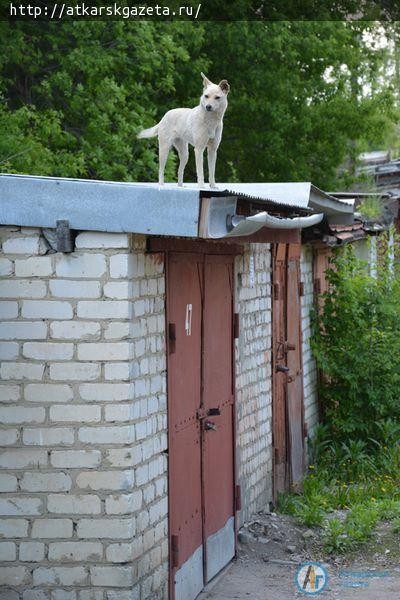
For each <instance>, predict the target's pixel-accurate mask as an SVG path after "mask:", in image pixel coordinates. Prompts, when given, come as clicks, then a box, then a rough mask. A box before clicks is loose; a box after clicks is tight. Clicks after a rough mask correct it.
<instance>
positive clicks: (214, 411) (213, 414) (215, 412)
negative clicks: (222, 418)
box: [207, 408, 221, 417]
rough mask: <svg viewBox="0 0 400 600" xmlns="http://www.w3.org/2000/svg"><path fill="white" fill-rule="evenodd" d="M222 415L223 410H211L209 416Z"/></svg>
mask: <svg viewBox="0 0 400 600" xmlns="http://www.w3.org/2000/svg"><path fill="white" fill-rule="evenodd" d="M220 414H221V410H220V409H219V408H209V409H208V412H207V415H208V416H209V417H217V416H218V415H220Z"/></svg>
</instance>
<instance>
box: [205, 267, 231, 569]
mask: <svg viewBox="0 0 400 600" xmlns="http://www.w3.org/2000/svg"><path fill="white" fill-rule="evenodd" d="M232 278H233V261H232V257H229V256H228V257H226V256H222V257H221V256H206V259H205V265H204V324H203V406H204V410H205V412H206V413H207V414H208V415H209V416H207V418H206V419H203V420H202V432H203V485H204V491H203V494H204V538H205V552H206V556H205V563H206V573H205V579H206V581H209V580H210V579H211V577H213V576H214V575H215V574H216V572H218V571H219V570H220V568H222V566H225V564H227V563H228V562H229V561H230V560H231V559H232V558H233V555H234V542H233V536H234V530H233V527H232V528H231V529H230V530H229V531H228V532H224V526H227V523H228V521H229V519H230V518H232V523H233V516H234V512H235V511H234V461H233V394H232V376H233V366H232V344H233V296H232ZM218 413H219V414H218ZM228 528H229V524H228ZM211 536H213V537H211ZM227 536H228V538H227ZM218 538H219V539H218Z"/></svg>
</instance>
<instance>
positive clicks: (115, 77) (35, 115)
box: [0, 21, 204, 181]
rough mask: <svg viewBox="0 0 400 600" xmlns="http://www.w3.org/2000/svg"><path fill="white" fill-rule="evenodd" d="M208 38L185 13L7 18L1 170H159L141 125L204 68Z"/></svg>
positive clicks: (1, 69)
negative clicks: (172, 18)
mask: <svg viewBox="0 0 400 600" xmlns="http://www.w3.org/2000/svg"><path fill="white" fill-rule="evenodd" d="M201 43H202V27H201V26H200V27H199V28H198V29H197V32H196V36H193V35H192V26H191V24H190V23H185V22H181V23H175V24H174V23H169V24H167V25H165V24H159V23H155V22H137V23H135V22H122V21H69V22H63V23H61V24H59V23H57V24H54V23H39V22H36V23H31V22H21V21H19V22H15V23H12V24H10V23H7V22H4V21H2V22H0V73H1V75H0V94H1V100H2V105H1V107H0V127H1V131H2V135H1V138H0V162H1V165H2V170H3V171H4V170H9V171H14V172H25V173H38V174H43V175H57V176H70V177H71V176H72V177H75V176H84V177H90V178H99V179H111V180H125V181H129V180H149V179H153V178H154V173H156V166H157V152H156V147H155V146H154V145H152V146H151V145H146V144H143V143H140V142H138V141H137V140H136V133H137V131H138V130H139V129H140V128H141V127H142V126H145V125H149V124H151V123H152V122H154V121H155V119H156V118H157V117H159V116H160V114H162V112H165V111H166V110H167V109H168V108H170V107H171V99H174V98H175V95H176V88H177V89H178V90H183V89H184V85H183V80H184V79H185V78H186V77H187V75H188V72H189V68H190V71H191V72H195V73H199V72H200V70H201V68H202V67H203V64H204V63H203V61H201V59H196V58H194V56H196V55H197V54H198V53H199V52H200V45H201ZM189 89H190V88H189ZM176 106H179V103H177V104H176ZM169 173H170V175H171V168H170V171H169Z"/></svg>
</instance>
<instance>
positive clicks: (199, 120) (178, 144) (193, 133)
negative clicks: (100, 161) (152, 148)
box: [137, 73, 230, 188]
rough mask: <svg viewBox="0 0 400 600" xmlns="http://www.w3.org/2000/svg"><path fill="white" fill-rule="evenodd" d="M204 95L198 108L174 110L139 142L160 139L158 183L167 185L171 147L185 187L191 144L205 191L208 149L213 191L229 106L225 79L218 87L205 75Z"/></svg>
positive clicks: (199, 183) (201, 184)
mask: <svg viewBox="0 0 400 600" xmlns="http://www.w3.org/2000/svg"><path fill="white" fill-rule="evenodd" d="M201 76H202V77H203V93H202V95H201V97H200V103H199V104H198V106H196V107H195V108H174V109H172V110H169V111H168V112H167V113H165V115H164V116H163V118H162V119H161V121H160V122H159V123H157V125H155V126H154V127H151V128H150V129H144V130H143V131H141V132H140V133H139V134H138V136H137V137H138V138H150V137H155V136H156V135H157V136H158V144H159V172H158V182H159V184H160V185H163V184H164V170H165V164H166V162H167V158H168V154H169V151H170V148H171V146H175V148H176V149H177V151H178V155H179V169H178V185H179V186H182V185H183V172H184V170H185V166H186V164H187V161H188V158H189V149H188V144H191V145H192V146H194V153H195V157H196V173H197V183H198V186H199V187H204V168H203V153H204V150H205V149H206V148H207V155H208V176H209V182H210V187H211V188H216V187H217V186H216V185H215V162H216V158H217V150H218V146H219V144H220V142H221V137H222V127H223V117H224V113H225V111H226V108H227V106H228V94H229V90H230V87H229V83H228V82H227V81H226V79H223V80H222V81H220V82H219V84H218V85H216V84H215V83H212V82H211V81H210V80H209V79H207V77H206V76H205V75H204V73H202V74H201Z"/></svg>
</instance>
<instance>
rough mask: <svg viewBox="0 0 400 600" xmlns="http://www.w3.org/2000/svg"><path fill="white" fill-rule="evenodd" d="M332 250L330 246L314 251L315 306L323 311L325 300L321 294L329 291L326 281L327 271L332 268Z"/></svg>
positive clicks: (319, 247)
mask: <svg viewBox="0 0 400 600" xmlns="http://www.w3.org/2000/svg"><path fill="white" fill-rule="evenodd" d="M331 256H332V250H331V248H329V246H317V247H316V248H315V251H314V257H313V258H314V261H313V277H314V293H315V305H316V307H317V308H318V309H319V310H321V309H322V308H323V300H324V299H323V298H322V297H321V294H324V293H325V292H327V291H328V287H329V286H328V281H327V279H326V271H327V270H328V269H329V268H330V266H331V265H330V259H331Z"/></svg>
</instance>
